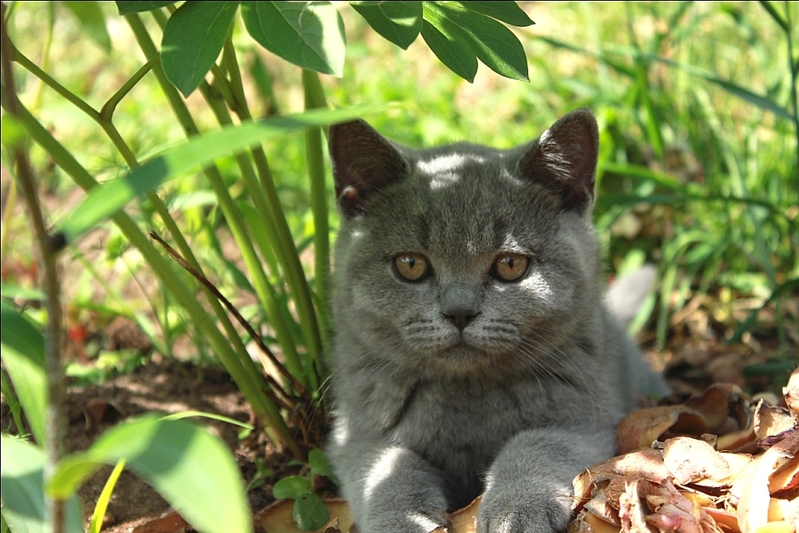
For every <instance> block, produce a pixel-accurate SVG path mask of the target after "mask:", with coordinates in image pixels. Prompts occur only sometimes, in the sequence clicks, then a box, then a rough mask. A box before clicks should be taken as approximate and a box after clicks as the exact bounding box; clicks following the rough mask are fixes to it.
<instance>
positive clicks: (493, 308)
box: [329, 109, 665, 533]
mask: <svg viewBox="0 0 799 533" xmlns="http://www.w3.org/2000/svg"><path fill="white" fill-rule="evenodd" d="M597 147H598V133H597V125H596V121H595V119H594V117H593V115H592V114H591V113H590V112H589V111H587V110H584V109H580V110H577V111H574V112H572V113H570V114H568V115H566V116H565V117H563V118H562V119H560V120H558V121H557V122H556V123H555V124H554V125H553V126H552V127H551V128H550V129H549V130H547V131H546V132H544V134H543V135H541V137H540V138H538V139H537V140H535V141H533V142H532V143H530V144H527V145H524V146H520V147H517V148H515V149H512V150H506V151H503V150H495V149H492V148H487V147H484V146H477V145H473V144H468V143H458V144H453V145H448V146H442V147H439V148H433V149H429V150H412V149H410V148H407V147H405V146H401V145H399V144H397V143H394V142H392V141H388V140H387V139H384V138H383V137H381V136H380V135H379V134H378V133H377V132H376V131H375V130H374V129H372V128H371V127H370V126H369V125H368V124H366V123H365V122H363V121H354V122H348V123H344V124H339V125H337V126H333V127H331V128H330V154H331V159H332V162H333V173H334V177H335V183H336V193H337V195H338V203H339V209H340V212H341V215H342V218H341V231H340V234H339V237H338V241H337V243H336V254H335V271H336V274H335V284H336V290H335V296H334V301H333V307H334V313H335V328H336V336H335V347H334V351H333V357H334V360H333V364H334V378H333V393H334V415H335V422H334V424H335V425H334V429H333V433H332V436H331V442H330V445H329V453H330V455H331V459H332V462H333V466H334V469H335V471H336V474H337V475H338V477H339V478H340V479H341V482H342V490H343V495H344V496H345V497H346V498H347V500H349V502H350V504H351V506H352V508H353V511H354V515H355V519H356V522H357V524H358V528H359V531H360V532H361V533H410V532H418V533H426V532H429V531H432V530H433V529H435V528H436V527H438V526H442V525H445V524H446V520H445V517H444V512H445V511H447V510H453V509H457V508H459V507H461V506H463V505H465V504H467V503H469V502H470V501H471V500H472V499H473V498H475V497H476V496H477V495H479V494H480V493H484V496H483V500H482V504H481V506H480V509H479V515H478V516H479V518H478V531H479V532H481V533H499V532H502V533H511V532H513V533H516V532H551V531H562V530H564V529H565V528H566V526H567V524H568V521H569V518H570V504H571V499H570V498H571V481H572V478H573V477H574V476H575V475H576V474H578V473H579V472H580V471H581V469H583V468H585V467H586V466H589V465H591V464H593V463H596V462H599V461H601V460H604V459H606V458H608V457H610V456H611V455H612V454H613V453H614V448H615V437H614V428H615V426H616V423H617V422H618V421H619V419H620V418H621V417H622V416H623V415H624V413H626V412H627V411H629V410H630V409H632V408H633V407H634V406H635V401H636V398H637V396H638V395H639V394H647V393H652V392H654V393H663V392H665V385H664V383H663V381H662V380H661V378H660V377H658V376H656V375H655V374H653V373H652V372H651V370H650V369H649V368H648V366H647V365H646V363H645V362H644V361H643V359H641V357H640V354H639V352H638V350H637V349H636V348H635V346H634V345H633V344H632V342H631V341H630V340H629V339H628V337H627V336H626V335H625V333H624V332H623V330H622V329H621V327H620V326H619V325H618V324H617V323H616V321H615V320H614V319H613V318H612V317H611V316H610V314H609V313H608V312H607V311H606V307H605V302H604V301H603V299H604V292H603V290H602V289H601V288H600V283H599V282H598V281H597V279H598V275H599V274H600V272H601V267H600V264H601V260H600V257H599V253H598V250H597V241H596V236H595V233H594V229H593V226H592V225H591V221H590V217H591V207H592V204H593V200H594V176H595V170H596V162H597Z"/></svg>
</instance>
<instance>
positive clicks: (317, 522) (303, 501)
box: [291, 494, 330, 531]
mask: <svg viewBox="0 0 799 533" xmlns="http://www.w3.org/2000/svg"><path fill="white" fill-rule="evenodd" d="M291 517H292V518H293V519H294V521H295V522H297V527H298V528H300V529H301V530H302V531H315V530H317V529H319V528H321V527H323V526H324V525H325V524H327V521H328V520H330V513H328V511H327V507H325V504H324V503H322V500H321V499H319V496H317V495H316V494H303V495H302V496H300V497H299V498H297V499H296V500H295V501H294V507H293V508H292V509H291Z"/></svg>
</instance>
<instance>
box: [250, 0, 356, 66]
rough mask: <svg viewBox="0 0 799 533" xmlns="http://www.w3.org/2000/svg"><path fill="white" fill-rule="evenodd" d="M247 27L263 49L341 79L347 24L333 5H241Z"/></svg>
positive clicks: (279, 3)
mask: <svg viewBox="0 0 799 533" xmlns="http://www.w3.org/2000/svg"><path fill="white" fill-rule="evenodd" d="M241 16H242V18H243V19H244V26H245V27H246V28H247V31H248V32H249V33H250V35H251V36H252V38H253V39H255V40H256V41H258V43H259V44H261V46H263V47H264V48H266V49H267V50H269V51H270V52H272V53H273V54H275V55H277V56H280V57H282V58H283V59H285V60H286V61H289V62H291V63H294V64H295V65H297V66H300V67H302V68H307V69H310V70H315V71H317V72H321V73H322V74H333V75H334V76H341V74H342V72H343V70H344V56H345V53H346V49H347V45H346V38H345V36H344V22H343V21H342V20H341V15H340V14H339V12H338V10H337V9H336V8H335V7H334V6H333V4H331V3H330V2H242V4H241Z"/></svg>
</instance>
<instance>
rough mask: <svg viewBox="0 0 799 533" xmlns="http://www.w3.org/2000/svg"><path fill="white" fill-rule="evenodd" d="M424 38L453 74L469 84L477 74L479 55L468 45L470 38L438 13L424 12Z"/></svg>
mask: <svg viewBox="0 0 799 533" xmlns="http://www.w3.org/2000/svg"><path fill="white" fill-rule="evenodd" d="M424 15H425V17H424V18H425V20H424V24H422V38H423V39H424V41H425V42H426V43H427V46H429V47H430V50H432V51H433V53H434V54H435V55H436V57H438V59H440V60H441V62H442V63H444V65H445V66H446V67H447V68H449V69H450V70H451V71H452V72H454V73H455V74H457V75H458V76H460V77H461V78H463V79H465V80H466V81H468V82H472V81H474V75H475V74H477V54H475V53H474V50H472V48H471V47H470V46H469V45H468V44H466V41H467V40H468V37H467V36H466V35H465V34H464V33H463V31H462V30H461V29H460V28H458V27H457V26H456V25H454V24H451V23H450V22H449V21H448V20H447V19H446V18H444V17H440V16H439V14H438V12H437V11H433V10H430V9H428V8H427V5H426V4H425V10H424Z"/></svg>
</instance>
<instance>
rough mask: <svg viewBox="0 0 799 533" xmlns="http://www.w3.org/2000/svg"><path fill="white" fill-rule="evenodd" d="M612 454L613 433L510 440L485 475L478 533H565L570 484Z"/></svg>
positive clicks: (538, 433)
mask: <svg viewBox="0 0 799 533" xmlns="http://www.w3.org/2000/svg"><path fill="white" fill-rule="evenodd" d="M614 449H615V441H614V432H613V430H612V429H608V430H601V431H599V432H597V431H592V432H590V433H587V432H586V431H585V430H583V431H577V430H569V429H559V428H542V429H536V430H530V431H524V432H522V433H520V434H519V435H517V436H515V437H514V438H513V439H511V440H510V441H509V442H508V444H507V445H506V446H505V447H504V448H503V450H502V452H500V454H499V456H498V457H497V459H496V460H495V461H494V464H493V465H492V466H491V469H490V470H489V473H488V476H487V480H486V490H485V493H484V494H483V501H482V503H481V505H480V510H479V512H478V521H477V531H478V533H552V532H560V531H565V530H566V527H567V526H568V523H569V520H570V518H571V504H572V479H573V478H574V476H576V475H577V474H579V473H580V471H581V470H582V469H583V468H586V467H588V466H590V465H592V464H594V463H597V462H599V461H602V460H604V459H606V458H608V457H610V456H611V455H612V454H613V452H614Z"/></svg>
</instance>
